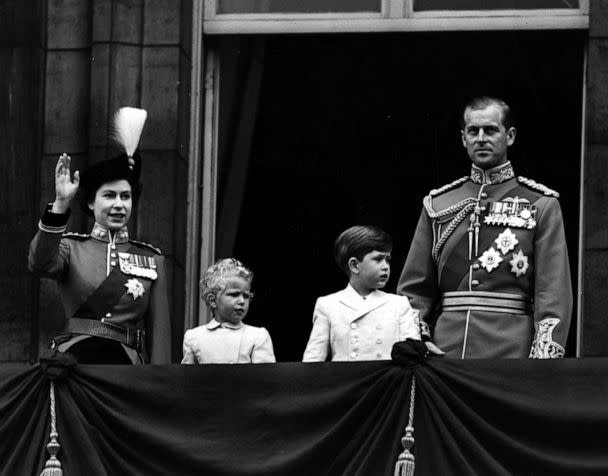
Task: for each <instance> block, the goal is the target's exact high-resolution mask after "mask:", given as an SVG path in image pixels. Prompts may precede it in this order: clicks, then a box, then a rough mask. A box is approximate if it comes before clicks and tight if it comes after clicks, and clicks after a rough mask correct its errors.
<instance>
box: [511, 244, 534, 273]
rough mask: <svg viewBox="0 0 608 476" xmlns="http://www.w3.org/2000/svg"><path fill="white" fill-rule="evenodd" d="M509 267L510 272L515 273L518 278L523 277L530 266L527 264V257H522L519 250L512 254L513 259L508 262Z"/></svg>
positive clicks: (521, 252)
mask: <svg viewBox="0 0 608 476" xmlns="http://www.w3.org/2000/svg"><path fill="white" fill-rule="evenodd" d="M509 264H510V265H511V272H512V273H515V276H517V277H518V278H519V277H520V276H523V275H524V274H526V272H527V271H528V268H529V267H530V264H529V263H528V257H527V256H526V255H524V252H523V251H522V250H519V251H518V252H517V253H513V259H512V260H511V261H509Z"/></svg>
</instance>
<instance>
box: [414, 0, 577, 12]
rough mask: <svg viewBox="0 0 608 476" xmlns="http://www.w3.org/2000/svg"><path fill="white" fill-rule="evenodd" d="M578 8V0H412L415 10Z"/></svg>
mask: <svg viewBox="0 0 608 476" xmlns="http://www.w3.org/2000/svg"><path fill="white" fill-rule="evenodd" d="M539 8H549V9H550V8H579V2H578V0H414V10H415V11H427V10H535V9H539Z"/></svg>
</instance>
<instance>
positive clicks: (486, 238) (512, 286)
mask: <svg viewBox="0 0 608 476" xmlns="http://www.w3.org/2000/svg"><path fill="white" fill-rule="evenodd" d="M510 116H511V114H510V109H509V106H507V104H505V103H504V102H503V101H501V100H499V99H495V98H487V97H482V98H477V99H475V100H473V101H471V102H470V103H469V104H468V105H467V107H466V108H465V110H464V115H463V127H462V131H461V134H462V143H463V145H464V147H465V148H466V150H467V153H468V155H469V157H470V159H471V161H472V168H471V173H470V175H468V176H465V177H462V178H461V179H458V180H456V181H454V182H452V183H451V184H448V185H446V186H443V187H441V188H439V189H437V190H432V191H431V192H430V193H429V195H428V196H427V197H425V199H424V202H423V203H424V207H423V210H422V214H421V216H420V220H419V222H418V226H417V229H416V232H415V235H414V238H413V240H412V244H411V247H410V250H409V253H408V257H407V260H406V262H405V265H404V268H403V272H402V274H401V277H400V280H399V284H398V286H397V292H398V293H399V294H403V295H406V296H407V297H408V298H409V299H410V303H411V305H412V307H413V308H414V309H418V310H419V311H420V320H421V325H422V328H423V329H422V330H423V336H424V338H425V339H429V340H430V339H432V340H433V341H434V343H435V344H436V345H437V346H438V347H439V348H440V349H442V350H443V351H445V353H446V356H447V357H452V358H461V359H464V358H525V357H530V358H557V357H563V356H564V347H565V343H566V338H567V336H568V329H569V324H570V314H571V312H572V288H571V282H570V268H569V264H568V252H567V249H566V241H565V235H564V225H563V220H562V214H561V209H560V206H559V202H558V200H557V197H558V196H559V195H558V194H557V193H556V192H554V191H553V190H551V189H549V188H547V187H545V186H544V185H541V184H539V183H537V182H535V181H533V180H530V179H526V178H524V177H517V178H516V176H515V172H514V171H513V168H512V166H511V163H510V162H509V161H508V160H507V151H508V148H509V147H510V146H511V145H513V143H514V142H515V133H516V131H515V128H514V127H513V124H512V123H511V118H510Z"/></svg>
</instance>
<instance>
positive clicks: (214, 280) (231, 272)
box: [200, 258, 253, 307]
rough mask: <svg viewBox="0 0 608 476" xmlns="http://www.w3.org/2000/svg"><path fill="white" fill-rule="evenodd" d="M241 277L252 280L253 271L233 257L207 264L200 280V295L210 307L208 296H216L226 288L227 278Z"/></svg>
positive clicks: (250, 281)
mask: <svg viewBox="0 0 608 476" xmlns="http://www.w3.org/2000/svg"><path fill="white" fill-rule="evenodd" d="M234 277H237V278H242V279H245V280H246V281H249V284H250V285H251V283H252V282H253V271H251V270H250V269H249V268H247V267H246V266H245V265H244V264H243V263H241V262H240V261H239V260H237V259H234V258H224V259H220V260H218V261H216V262H215V263H214V264H212V265H211V266H209V269H207V271H206V272H205V275H204V276H203V278H202V279H201V281H200V289H201V296H202V299H203V301H204V302H205V304H206V305H207V307H210V303H211V301H210V299H209V297H210V296H212V295H213V296H215V298H216V299H217V297H218V296H219V295H220V294H221V293H222V292H224V290H225V289H226V280H228V279H229V278H234Z"/></svg>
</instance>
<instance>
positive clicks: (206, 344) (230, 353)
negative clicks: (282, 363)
mask: <svg viewBox="0 0 608 476" xmlns="http://www.w3.org/2000/svg"><path fill="white" fill-rule="evenodd" d="M183 350H184V358H183V359H182V364H248V363H253V364H262V363H271V362H276V359H275V357H274V350H273V347H272V340H271V339H270V334H269V333H268V331H267V330H266V329H265V328H263V327H254V326H248V325H247V324H243V323H240V324H230V323H228V322H224V323H223V324H220V323H219V322H218V321H216V320H215V319H213V320H211V321H210V322H208V323H207V324H205V325H203V326H199V327H195V328H194V329H189V330H187V331H186V333H185V334H184V345H183Z"/></svg>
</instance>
